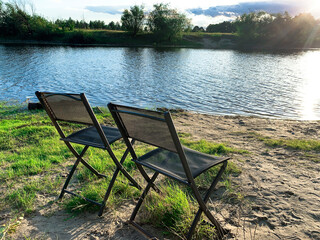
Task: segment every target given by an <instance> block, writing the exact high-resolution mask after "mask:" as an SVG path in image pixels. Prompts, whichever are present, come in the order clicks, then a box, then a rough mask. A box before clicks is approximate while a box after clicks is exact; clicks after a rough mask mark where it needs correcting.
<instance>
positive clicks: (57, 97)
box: [35, 91, 146, 216]
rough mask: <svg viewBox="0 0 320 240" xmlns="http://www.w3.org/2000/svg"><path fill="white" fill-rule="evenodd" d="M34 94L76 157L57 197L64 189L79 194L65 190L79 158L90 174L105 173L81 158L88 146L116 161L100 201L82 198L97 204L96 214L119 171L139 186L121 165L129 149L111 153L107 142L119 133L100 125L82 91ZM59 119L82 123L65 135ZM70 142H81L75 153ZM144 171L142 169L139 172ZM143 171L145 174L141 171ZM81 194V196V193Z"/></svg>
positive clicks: (115, 129) (61, 194)
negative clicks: (103, 150)
mask: <svg viewBox="0 0 320 240" xmlns="http://www.w3.org/2000/svg"><path fill="white" fill-rule="evenodd" d="M35 94H36V96H37V97H38V99H39V101H40V102H41V104H42V105H43V107H44V109H45V110H46V112H47V114H48V115H49V117H50V119H51V121H52V123H53V125H54V126H55V127H56V129H57V131H58V133H59V135H60V137H61V140H62V141H64V142H65V144H66V145H67V147H68V148H69V149H70V151H71V152H72V153H73V155H74V156H75V157H76V159H77V160H76V161H75V163H74V165H73V167H72V169H71V171H70V172H69V175H68V177H67V179H66V181H65V184H64V186H63V188H62V191H61V193H60V196H59V199H61V198H62V197H63V195H64V193H69V194H71V195H75V196H79V195H77V194H75V193H73V192H71V191H69V190H67V187H68V184H69V182H70V180H71V178H72V175H73V174H74V172H75V170H76V168H77V166H78V164H79V163H80V162H81V163H82V164H83V165H84V166H85V167H87V168H88V169H89V170H90V171H91V172H92V173H93V174H95V175H96V176H98V177H99V178H101V177H106V175H104V174H101V173H99V172H97V170H96V169H94V168H93V167H92V166H91V165H90V164H89V163H88V162H86V161H85V160H84V159H83V156H84V154H85V152H86V151H87V150H88V148H89V147H95V148H101V149H105V150H107V152H108V153H109V155H110V157H111V158H112V160H113V162H114V163H115V165H116V170H115V172H114V174H113V177H112V179H111V181H110V183H109V186H108V189H107V191H106V194H105V196H104V200H103V202H102V203H98V202H96V201H93V200H91V199H87V198H85V199H86V200H87V201H89V202H91V203H94V204H96V205H98V206H100V211H99V216H101V215H102V213H103V210H104V207H105V204H106V201H107V200H108V197H109V195H110V193H111V189H112V186H113V184H114V182H115V180H116V178H117V175H118V173H119V171H121V172H122V173H123V175H124V176H125V177H126V178H127V179H128V180H129V181H130V182H131V183H132V184H133V186H135V187H136V188H138V189H141V187H140V185H139V184H138V183H137V182H136V181H135V180H134V179H133V178H132V177H131V176H130V174H129V173H128V172H127V171H126V170H125V169H124V168H123V166H122V163H123V162H124V160H125V159H126V157H127V155H128V153H129V150H128V149H127V150H126V151H125V152H124V154H123V156H122V158H121V160H120V161H118V159H117V158H116V156H115V155H114V153H113V151H112V149H111V147H110V144H112V143H114V142H115V141H117V140H119V139H120V138H121V134H120V132H119V131H118V129H117V128H114V127H109V126H103V125H100V124H99V122H98V120H97V118H96V116H95V114H94V112H93V110H92V108H91V107H90V105H89V102H88V100H87V98H86V96H85V94H84V93H81V94H65V93H50V92H38V91H37V92H36V93H35ZM60 122H71V123H78V124H84V125H86V126H85V128H84V129H82V130H80V131H77V132H74V133H72V134H70V135H68V136H66V135H65V134H64V132H63V130H62V128H61V127H60V125H59V123H60ZM133 141H134V140H133ZM70 143H77V144H81V145H84V146H85V147H84V148H83V150H82V151H81V153H78V152H77V151H76V150H75V148H74V147H73V146H72V145H71V144H70ZM131 143H132V144H133V143H134V142H131ZM143 174H145V173H143ZM145 175H146V174H145ZM82 198H83V197H82Z"/></svg>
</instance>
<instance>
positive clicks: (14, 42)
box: [0, 40, 320, 52]
mask: <svg viewBox="0 0 320 240" xmlns="http://www.w3.org/2000/svg"><path fill="white" fill-rule="evenodd" d="M194 43H195V44H202V46H196V45H194V46H193V45H180V44H169V45H162V44H123V43H120V44H113V43H66V42H54V41H52V42H48V41H36V40H0V45H11V46H28V45H30V46H44V47H45V46H48V47H80V48H82V47H106V48H108V47H110V48H113V47H114V48H163V49H165V48H191V49H217V50H236V51H244V52H250V51H253V52H255V51H262V52H263V51H267V52H272V51H279V52H281V51H311V50H319V49H320V46H318V47H308V48H306V47H301V48H300V47H279V48H271V47H257V46H255V47H251V48H249V47H237V46H236V44H235V43H228V44H227V46H221V44H220V43H219V41H212V42H210V43H208V42H206V41H199V42H194Z"/></svg>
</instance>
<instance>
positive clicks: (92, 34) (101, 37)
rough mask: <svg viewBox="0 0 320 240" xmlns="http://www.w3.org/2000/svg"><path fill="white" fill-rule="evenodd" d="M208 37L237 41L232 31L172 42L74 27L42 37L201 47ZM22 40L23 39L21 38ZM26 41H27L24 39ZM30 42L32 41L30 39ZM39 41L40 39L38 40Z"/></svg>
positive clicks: (193, 34)
mask: <svg viewBox="0 0 320 240" xmlns="http://www.w3.org/2000/svg"><path fill="white" fill-rule="evenodd" d="M202 38H210V39H212V41H220V39H222V38H224V39H231V40H234V41H237V35H236V34H234V33H204V32H186V33H182V38H181V39H177V40H175V41H174V42H170V41H162V42H159V39H158V38H157V37H156V36H154V35H153V34H152V33H149V32H142V33H138V34H137V35H136V36H135V37H133V36H132V35H131V33H129V32H126V31H116V30H86V29H75V30H73V31H65V32H60V33H56V34H53V35H52V36H50V37H49V38H48V39H43V40H44V41H45V42H44V43H45V44H61V43H62V44H84V45H86V44H89V45H90V44H107V45H108V44H110V45H114V46H137V47H139V46H153V47H172V46H174V47H195V48H199V47H200V48H201V47H202V45H201V44H199V40H201V39H202ZM0 41H5V42H10V41H11V42H12V43H17V42H21V41H20V40H19V39H10V38H4V39H0ZM22 41H24V40H22ZM25 42H28V41H25ZM31 42H32V41H31ZM39 42H40V43H41V41H39Z"/></svg>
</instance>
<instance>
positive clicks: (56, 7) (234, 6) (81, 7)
mask: <svg viewBox="0 0 320 240" xmlns="http://www.w3.org/2000/svg"><path fill="white" fill-rule="evenodd" d="M0 1H1V0H0ZM2 1H3V2H10V1H13V0H2ZM15 1H18V2H19V1H20V2H21V1H22V2H25V3H27V4H26V5H28V4H31V5H32V6H33V10H34V12H35V13H36V14H38V15H41V16H43V17H45V18H47V19H49V20H56V19H67V18H69V17H71V18H72V19H75V20H83V19H84V20H85V21H87V22H88V21H90V20H103V21H105V22H106V23H109V22H111V21H114V22H117V21H120V18H121V14H122V12H123V10H124V9H129V8H130V6H133V5H143V6H144V9H145V11H146V12H147V11H150V10H152V8H153V7H152V6H153V4H157V3H161V2H163V3H169V4H170V7H171V8H176V9H177V10H178V11H179V12H181V13H184V14H186V15H187V17H188V18H190V19H191V21H192V24H193V25H194V26H202V27H207V26H208V25H209V24H215V23H219V22H222V21H229V20H233V19H235V18H236V17H237V16H239V15H241V14H243V13H246V12H251V11H259V10H264V11H267V12H271V13H278V12H282V13H283V12H284V11H288V12H289V13H290V15H293V16H294V15H297V14H299V13H301V12H310V13H311V14H312V15H313V16H314V17H316V18H320V0H277V1H275V0H196V1H194V0H193V1H191V0H189V1H187V0H117V1H110V0H15ZM27 9H28V8H27ZM29 9H30V8H29Z"/></svg>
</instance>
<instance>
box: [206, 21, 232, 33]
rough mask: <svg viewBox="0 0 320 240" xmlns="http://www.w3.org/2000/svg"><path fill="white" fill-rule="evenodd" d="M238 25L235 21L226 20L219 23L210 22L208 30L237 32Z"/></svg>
mask: <svg viewBox="0 0 320 240" xmlns="http://www.w3.org/2000/svg"><path fill="white" fill-rule="evenodd" d="M236 30H237V29H236V26H235V23H234V22H228V21H224V22H222V23H218V24H209V25H208V27H207V28H206V31H207V32H220V33H233V32H235V31H236Z"/></svg>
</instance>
